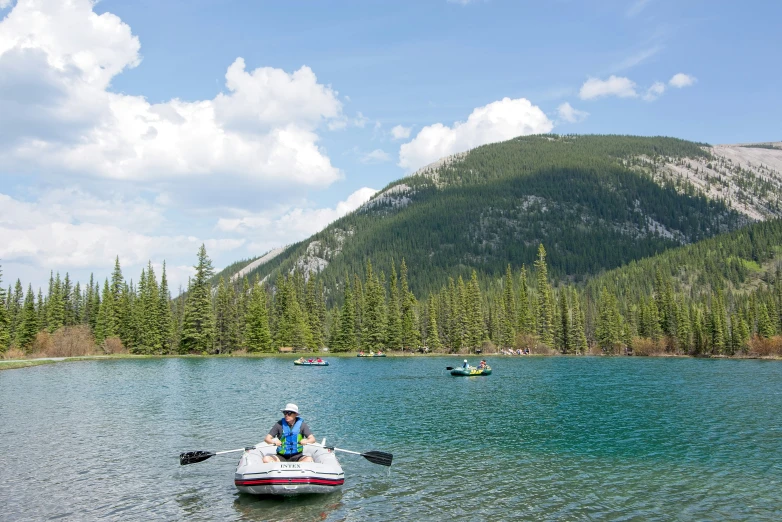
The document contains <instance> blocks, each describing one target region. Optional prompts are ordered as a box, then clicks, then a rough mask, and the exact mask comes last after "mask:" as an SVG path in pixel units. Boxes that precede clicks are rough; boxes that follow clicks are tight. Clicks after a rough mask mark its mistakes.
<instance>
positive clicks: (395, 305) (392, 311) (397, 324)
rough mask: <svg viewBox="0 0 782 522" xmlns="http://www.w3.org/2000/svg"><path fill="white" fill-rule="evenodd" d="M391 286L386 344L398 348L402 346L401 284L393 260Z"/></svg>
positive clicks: (393, 348) (394, 348)
mask: <svg viewBox="0 0 782 522" xmlns="http://www.w3.org/2000/svg"><path fill="white" fill-rule="evenodd" d="M389 286H390V287H391V290H390V297H389V301H388V309H387V319H386V346H388V347H389V348H391V349H392V350H397V349H399V348H401V347H402V318H401V316H400V315H399V286H398V284H397V275H396V268H395V267H394V264H393V262H392V264H391V281H390V282H389Z"/></svg>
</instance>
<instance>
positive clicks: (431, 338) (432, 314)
mask: <svg viewBox="0 0 782 522" xmlns="http://www.w3.org/2000/svg"><path fill="white" fill-rule="evenodd" d="M436 301H437V299H436V297H435V296H434V295H432V296H430V297H429V306H428V311H429V314H428V317H427V319H428V321H427V323H426V347H427V348H429V350H431V351H433V352H434V351H437V350H439V349H440V348H441V345H440V334H439V332H438V331H437V304H436Z"/></svg>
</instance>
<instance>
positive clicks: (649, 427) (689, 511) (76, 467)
mask: <svg viewBox="0 0 782 522" xmlns="http://www.w3.org/2000/svg"><path fill="white" fill-rule="evenodd" d="M330 361H331V366H329V367H325V368H311V367H298V366H294V365H293V363H292V359H287V358H275V359H243V358H232V359H145V360H114V361H111V360H110V361H82V362H66V363H58V364H52V365H45V366H39V367H33V368H26V369H19V370H8V371H2V372H0V520H45V519H59V520H80V521H81V520H93V519H108V520H112V519H114V520H356V521H358V520H362V521H363V520H423V519H426V520H450V519H457V520H486V519H490V520H779V517H780V513H782V363H781V362H778V361H732V360H695V359H646V358H627V357H625V358H596V357H580V358H578V357H546V358H543V357H521V358H514V359H510V358H494V359H491V358H490V359H489V363H490V364H491V365H492V367H493V369H494V373H493V374H492V375H491V376H489V377H470V378H468V377H451V376H450V375H449V374H448V373H447V372H446V371H445V366H448V365H451V366H456V365H458V364H459V363H460V362H461V359H459V358H455V357H454V358H444V357H443V358H434V357H430V358H393V357H388V358H385V359H380V358H375V359H366V358H365V359H360V358H332V359H330ZM471 362H473V363H474V364H477V362H478V359H475V360H471ZM287 402H295V403H297V404H298V405H299V408H300V409H301V411H302V414H303V416H304V418H305V420H306V421H307V422H308V423H309V425H310V427H311V428H312V430H313V432H314V434H315V436H316V437H317V438H318V439H319V440H320V439H321V438H323V437H326V438H327V442H328V443H330V444H335V445H337V446H338V447H341V448H346V449H350V450H355V451H368V450H379V451H386V452H390V453H393V454H394V465H393V467H392V468H390V472H389V468H385V467H381V466H377V465H374V464H372V463H370V462H368V461H366V460H365V459H363V458H361V457H359V456H353V455H346V454H340V455H339V459H340V462H341V464H342V466H343V468H344V470H345V487H344V489H343V490H342V492H341V493H334V494H331V495H326V496H307V497H297V498H287V499H277V498H259V497H253V496H246V495H241V494H239V493H238V492H237V491H236V488H235V487H234V485H233V473H234V469H235V466H236V462H237V460H238V458H239V454H231V455H227V456H217V457H213V458H212V459H209V460H207V461H205V462H201V463H198V464H193V465H189V466H180V465H179V463H178V455H179V453H180V452H182V451H190V450H210V451H220V450H229V449H235V448H240V447H243V446H247V445H251V444H254V443H257V442H260V441H261V440H262V439H263V437H264V435H265V434H266V433H267V431H268V430H269V428H270V427H271V425H272V423H274V422H275V421H276V420H278V419H279V418H280V414H279V410H280V408H281V407H282V406H283V405H284V404H285V403H287Z"/></svg>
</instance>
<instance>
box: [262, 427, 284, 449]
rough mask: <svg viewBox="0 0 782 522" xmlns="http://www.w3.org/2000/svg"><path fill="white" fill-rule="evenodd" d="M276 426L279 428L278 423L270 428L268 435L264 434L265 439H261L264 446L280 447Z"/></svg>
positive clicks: (280, 442)
mask: <svg viewBox="0 0 782 522" xmlns="http://www.w3.org/2000/svg"><path fill="white" fill-rule="evenodd" d="M277 426H279V423H277V424H275V425H274V426H272V429H270V430H269V433H267V434H266V438H264V439H263V441H264V442H265V443H266V444H274V445H275V446H280V445H282V441H280V435H279V430H278V429H277Z"/></svg>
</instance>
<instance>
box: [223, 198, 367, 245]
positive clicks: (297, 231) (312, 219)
mask: <svg viewBox="0 0 782 522" xmlns="http://www.w3.org/2000/svg"><path fill="white" fill-rule="evenodd" d="M376 192H377V190H375V189H372V188H368V187H363V188H361V189H359V190H357V191H355V192H353V193H352V194H351V195H350V196H348V197H347V199H345V200H344V201H340V202H339V203H337V205H336V206H335V207H334V208H286V209H272V210H269V211H266V212H260V213H249V212H242V213H241V214H242V215H241V216H238V217H231V218H220V219H219V220H218V222H217V228H218V229H219V230H223V231H230V232H240V233H242V234H243V235H245V236H247V237H249V238H251V241H252V242H251V243H250V245H248V249H252V250H253V251H255V252H265V251H266V250H269V249H271V248H274V247H276V246H280V245H284V244H290V243H294V242H296V241H301V240H302V239H305V238H307V237H309V236H311V235H312V234H315V233H316V232H319V231H321V230H323V229H324V228H325V227H326V226H327V225H328V224H329V223H331V222H333V221H335V220H337V219H339V218H341V217H342V216H344V215H346V214H348V213H349V212H352V211H354V210H356V209H357V208H358V207H360V206H361V205H363V204H364V203H366V202H367V201H369V199H370V198H371V197H372V196H374V195H375V193H376ZM260 232H262V234H259V233H260ZM256 236H259V238H258V239H253V238H255V237H256Z"/></svg>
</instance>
